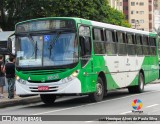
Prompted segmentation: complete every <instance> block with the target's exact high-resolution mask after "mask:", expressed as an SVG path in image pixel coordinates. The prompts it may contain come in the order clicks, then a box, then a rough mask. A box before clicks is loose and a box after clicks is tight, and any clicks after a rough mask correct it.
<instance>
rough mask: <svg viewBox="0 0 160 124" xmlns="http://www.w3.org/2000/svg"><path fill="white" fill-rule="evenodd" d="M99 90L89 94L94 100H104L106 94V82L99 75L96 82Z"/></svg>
mask: <svg viewBox="0 0 160 124" xmlns="http://www.w3.org/2000/svg"><path fill="white" fill-rule="evenodd" d="M96 88H97V91H96V92H94V93H91V94H89V98H90V100H91V101H92V102H99V101H102V99H103V96H104V84H103V80H102V79H101V77H98V80H97V84H96Z"/></svg>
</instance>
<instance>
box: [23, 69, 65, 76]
mask: <svg viewBox="0 0 160 124" xmlns="http://www.w3.org/2000/svg"><path fill="white" fill-rule="evenodd" d="M64 71H66V70H65V69H61V70H41V71H23V72H22V73H23V74H29V75H46V74H57V73H61V72H64Z"/></svg>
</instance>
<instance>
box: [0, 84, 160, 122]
mask: <svg viewBox="0 0 160 124" xmlns="http://www.w3.org/2000/svg"><path fill="white" fill-rule="evenodd" d="M135 99H140V100H141V101H142V104H143V106H142V108H141V109H140V111H142V112H141V113H134V112H132V110H133V107H132V101H133V100H135ZM0 114H1V115H2V114H3V115H37V116H40V115H139V114H141V115H160V83H157V84H148V85H146V86H145V91H144V92H143V93H141V94H129V93H128V90H127V89H121V90H115V91H110V92H109V93H108V95H107V96H106V97H105V98H104V100H103V101H101V102H98V103H91V102H90V101H89V100H88V98H87V96H81V97H62V98H59V99H57V100H56V102H55V104H54V105H52V106H47V105H45V104H43V103H42V102H40V103H36V104H30V105H21V106H15V107H7V108H2V109H0ZM71 117H72V116H71ZM97 119H98V118H93V117H92V118H91V120H88V121H85V122H84V123H96V122H94V120H97ZM62 120H63V118H62ZM64 121H65V120H64ZM50 123H51V122H50ZM57 123H62V122H56V124H57ZM64 123H66V122H64ZM72 123H73V122H70V124H72ZM79 123H80V122H79ZM102 123H104V122H102ZM109 123H114V122H109ZM118 123H121V122H118ZM123 123H124V122H123ZM131 123H133V124H134V123H135V122H131ZM136 123H138V122H136ZM143 123H146V122H143ZM157 123H160V121H159V122H157ZM39 124H40V123H39ZM52 124H53V122H52ZM116 124H117V123H116ZM150 124H151V122H150Z"/></svg>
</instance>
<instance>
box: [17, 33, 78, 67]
mask: <svg viewBox="0 0 160 124" xmlns="http://www.w3.org/2000/svg"><path fill="white" fill-rule="evenodd" d="M16 47H18V48H17V61H16V65H17V66H18V67H41V66H61V65H68V64H72V63H76V62H77V61H78V43H77V38H76V34H75V33H72V32H58V33H52V34H44V35H26V36H19V37H18V44H17V46H16Z"/></svg>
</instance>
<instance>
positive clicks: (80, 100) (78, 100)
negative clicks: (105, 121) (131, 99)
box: [25, 89, 147, 108]
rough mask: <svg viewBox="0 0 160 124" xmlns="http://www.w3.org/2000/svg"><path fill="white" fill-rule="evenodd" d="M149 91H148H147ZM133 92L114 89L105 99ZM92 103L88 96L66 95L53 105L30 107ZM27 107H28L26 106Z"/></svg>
mask: <svg viewBox="0 0 160 124" xmlns="http://www.w3.org/2000/svg"><path fill="white" fill-rule="evenodd" d="M145 92H147V91H145ZM130 95H133V94H129V92H128V90H127V89H121V90H113V91H110V92H108V93H107V96H105V97H104V99H103V101H107V100H111V99H116V98H121V97H125V96H130ZM89 103H92V102H91V101H90V100H89V98H88V96H87V95H86V96H64V97H60V98H58V99H57V100H56V101H55V103H54V104H53V105H46V104H44V103H40V104H38V105H37V104H36V105H31V106H29V107H28V108H66V107H75V106H79V105H85V104H89ZM25 108H27V107H25Z"/></svg>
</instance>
